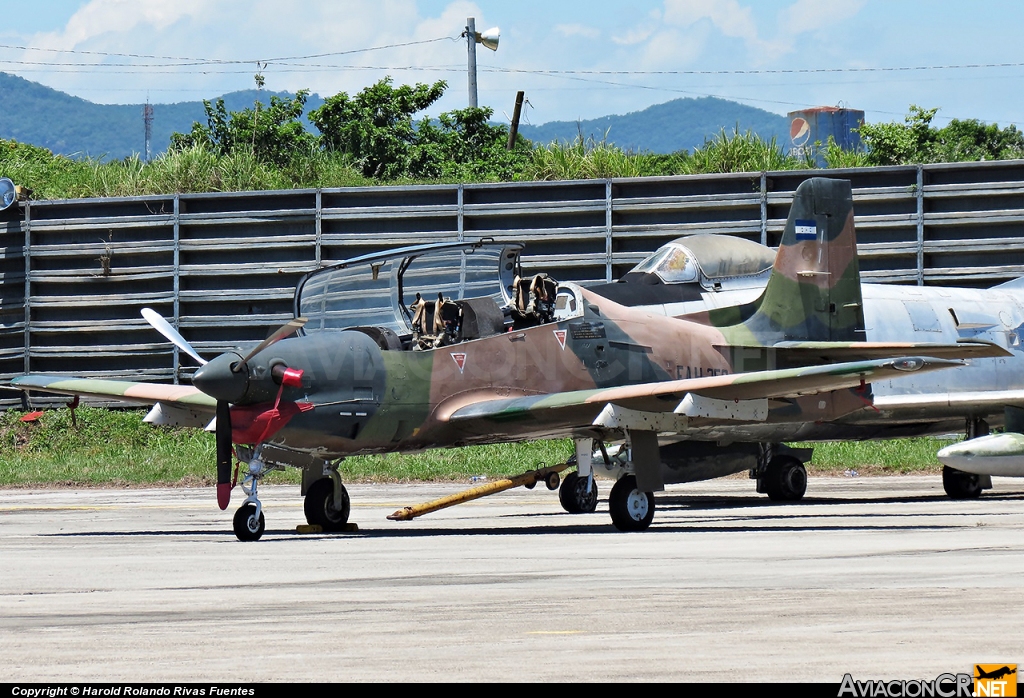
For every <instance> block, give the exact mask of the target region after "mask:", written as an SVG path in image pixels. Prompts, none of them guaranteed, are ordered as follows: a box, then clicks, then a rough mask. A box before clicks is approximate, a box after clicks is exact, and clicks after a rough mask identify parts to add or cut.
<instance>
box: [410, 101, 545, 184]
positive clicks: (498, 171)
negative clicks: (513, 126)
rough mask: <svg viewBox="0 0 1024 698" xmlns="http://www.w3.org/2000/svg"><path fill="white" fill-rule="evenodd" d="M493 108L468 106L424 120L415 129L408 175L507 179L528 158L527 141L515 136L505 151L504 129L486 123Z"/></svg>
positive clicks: (440, 177) (521, 169) (505, 130)
mask: <svg viewBox="0 0 1024 698" xmlns="http://www.w3.org/2000/svg"><path fill="white" fill-rule="evenodd" d="M493 113H494V111H493V110H492V109H490V108H486V107H468V108H466V109H456V110H454V111H450V112H444V113H442V114H441V115H440V116H438V117H437V121H436V122H435V121H432V120H430V119H424V120H423V121H421V122H420V123H419V125H418V127H417V129H416V134H415V136H414V139H413V147H412V149H411V153H412V157H411V159H410V164H409V174H411V175H412V176H414V177H422V178H430V179H456V178H459V179H501V180H506V181H507V180H511V179H512V178H513V177H515V175H517V174H519V173H520V172H522V171H523V168H524V167H525V165H526V163H527V162H528V161H529V160H530V157H531V146H530V142H529V141H527V140H526V139H525V138H523V137H522V136H517V138H516V142H515V147H514V148H513V149H512V150H508V148H507V144H508V129H507V128H506V127H505V126H504V125H498V124H492V123H490V118H491V115H492V114H493Z"/></svg>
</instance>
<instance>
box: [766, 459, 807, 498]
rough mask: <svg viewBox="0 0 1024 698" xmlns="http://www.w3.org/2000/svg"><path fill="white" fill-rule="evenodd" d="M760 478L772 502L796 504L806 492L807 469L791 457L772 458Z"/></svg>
mask: <svg viewBox="0 0 1024 698" xmlns="http://www.w3.org/2000/svg"><path fill="white" fill-rule="evenodd" d="M761 477H762V480H763V482H764V491H765V492H766V493H767V494H768V498H769V499H770V500H772V501H773V502H797V501H800V500H801V499H803V497H804V493H805V492H807V469H806V468H804V464H803V463H801V462H800V461H798V460H797V459H796V458H793V457H792V456H779V457H778V458H772V459H771V461H769V462H768V468H767V469H766V470H765V472H764V475H762V476H761Z"/></svg>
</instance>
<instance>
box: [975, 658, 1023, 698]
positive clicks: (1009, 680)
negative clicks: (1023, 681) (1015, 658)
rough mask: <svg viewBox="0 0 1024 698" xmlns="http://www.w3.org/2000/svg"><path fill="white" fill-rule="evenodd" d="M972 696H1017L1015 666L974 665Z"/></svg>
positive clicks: (1002, 697)
mask: <svg viewBox="0 0 1024 698" xmlns="http://www.w3.org/2000/svg"><path fill="white" fill-rule="evenodd" d="M973 695H974V696H977V697H984V698H989V696H999V698H1009V697H1010V696H1016V695H1017V665H1016V664H975V665H974V694H973Z"/></svg>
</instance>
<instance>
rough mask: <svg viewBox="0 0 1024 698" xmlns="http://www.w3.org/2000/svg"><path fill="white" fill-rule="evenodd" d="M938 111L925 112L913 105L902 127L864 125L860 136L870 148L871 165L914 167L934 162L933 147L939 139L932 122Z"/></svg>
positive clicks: (883, 124)
mask: <svg viewBox="0 0 1024 698" xmlns="http://www.w3.org/2000/svg"><path fill="white" fill-rule="evenodd" d="M937 111H938V109H922V108H921V107H919V106H917V105H916V104H911V105H910V112H909V113H908V114H907V116H906V118H904V119H903V122H904V123H902V124H899V123H896V122H895V121H890V122H887V123H881V124H863V125H862V126H861V127H860V137H861V140H862V141H863V143H864V146H865V147H866V148H867V151H868V156H867V161H868V164H870V165H912V164H917V163H922V162H931V151H932V145H933V144H934V142H935V140H936V135H935V129H933V128H932V127H931V123H932V119H933V118H934V117H935V113H936V112H937Z"/></svg>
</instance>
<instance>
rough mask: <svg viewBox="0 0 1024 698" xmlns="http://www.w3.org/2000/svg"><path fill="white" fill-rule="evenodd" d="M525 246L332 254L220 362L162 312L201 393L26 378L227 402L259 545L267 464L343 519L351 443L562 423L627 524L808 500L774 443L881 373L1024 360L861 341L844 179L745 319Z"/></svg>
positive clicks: (814, 184) (572, 497)
mask: <svg viewBox="0 0 1024 698" xmlns="http://www.w3.org/2000/svg"><path fill="white" fill-rule="evenodd" d="M520 249H521V246H519V245H515V244H503V243H495V242H493V241H481V242H473V243H442V244H435V245H424V246H418V247H414V248H405V249H401V250H395V251H393V252H390V253H385V254H378V255H370V256H365V257H360V258H356V259H351V260H349V261H346V262H343V263H340V264H336V265H333V266H329V267H325V268H322V269H318V270H316V271H314V272H312V273H310V274H308V275H307V276H305V277H304V278H303V279H302V280H301V281H300V283H299V285H298V287H297V289H296V293H295V316H296V320H294V321H293V322H292V323H290V324H289V325H287V326H285V327H284V328H282V329H281V330H280V331H278V332H276V333H274V334H273V335H272V336H271V337H270V338H269V339H268V340H266V341H265V342H263V343H262V344H260V345H259V346H257V347H255V348H254V349H252V350H250V351H242V350H239V351H235V352H227V353H225V354H222V355H221V356H218V357H216V358H214V359H212V360H210V361H209V362H206V361H205V359H203V357H201V356H200V355H199V354H198V353H196V352H195V351H194V350H193V349H192V347H191V346H189V344H188V343H187V342H186V341H185V340H184V339H183V338H182V337H181V336H180V335H178V333H177V332H176V331H175V330H174V328H173V327H171V326H170V325H169V324H167V323H166V322H165V321H163V320H162V319H161V318H159V317H157V316H155V314H153V313H147V314H146V315H147V318H148V319H149V320H150V322H151V323H152V324H153V325H154V327H156V329H158V330H159V331H160V332H161V333H163V334H164V335H165V336H166V337H168V338H169V339H170V340H171V341H172V342H174V343H175V344H176V345H177V346H179V347H180V348H181V349H182V350H183V351H186V352H188V353H189V354H190V355H191V356H192V357H193V358H195V360H196V361H198V362H200V363H201V364H202V366H201V368H199V369H198V370H197V371H196V372H195V375H194V377H193V386H192V387H184V386H171V385H157V384H151V383H127V382H117V381H104V380H75V379H70V378H66V377H56V376H39V375H28V376H24V377H21V378H18V379H15V380H14V381H13V382H12V385H13V386H14V387H17V388H20V389H22V390H41V391H48V392H54V393H60V394H71V395H85V396H101V397H104V398H110V397H118V398H122V399H125V400H128V401H132V402H138V403H150V404H153V405H154V407H153V409H152V411H151V412H150V414H149V415H148V417H147V420H148V421H151V422H153V423H156V424H187V425H193V426H199V427H201V426H206V425H207V424H208V422H209V420H210V418H211V417H213V416H214V415H215V416H216V420H215V427H214V428H215V430H216V433H217V453H218V456H217V460H218V462H217V478H218V483H219V484H218V496H219V501H220V505H221V507H222V508H225V507H226V506H227V504H228V497H229V495H230V488H231V470H232V461H234V460H237V461H238V462H239V463H240V464H241V467H242V469H243V473H244V474H245V477H244V481H243V488H244V490H245V492H246V493H247V494H248V498H247V499H246V501H245V503H244V504H243V505H242V507H241V508H240V509H238V511H237V513H236V515H235V519H234V530H235V533H236V534H237V536H238V537H239V538H240V539H243V540H253V539H257V538H259V537H260V536H261V535H262V533H263V530H264V516H263V512H262V506H261V504H260V501H259V499H258V496H257V491H258V484H259V481H260V479H261V478H262V477H263V476H264V475H265V474H266V473H267V472H268V471H270V470H274V469H280V468H283V467H286V466H294V467H300V468H302V470H303V478H302V492H303V494H304V495H305V514H306V519H307V521H308V522H309V523H310V524H315V525H319V526H321V527H322V528H323V529H324V530H328V531H332V530H341V529H342V528H343V527H344V525H345V522H346V521H347V519H348V513H349V503H348V494H347V492H346V491H345V488H344V486H343V484H342V481H341V476H340V475H339V473H338V465H339V463H340V461H341V459H343V458H344V457H345V456H348V455H351V454H360V453H381V452H388V451H404V452H410V451H419V450H423V449H430V448H437V447H450V446H462V445H466V444H476V443H496V442H506V441H515V440H521V439H538V438H554V437H566V436H568V437H571V438H573V439H574V440H575V443H576V462H575V465H576V471H575V472H572V473H571V474H570V475H569V476H567V477H566V478H565V480H564V482H563V483H562V492H561V495H562V497H561V499H562V502H563V505H564V506H565V508H566V509H567V510H571V511H593V509H594V507H595V506H596V501H597V496H596V495H597V490H596V487H597V486H596V484H595V482H594V479H593V468H592V462H593V461H594V460H595V459H596V460H598V461H599V462H600V463H601V465H603V466H606V467H611V466H614V469H615V471H616V472H617V475H618V480H617V482H616V484H615V486H614V487H613V488H612V490H611V493H610V495H609V510H610V514H611V519H612V522H613V523H614V525H615V526H616V527H617V528H619V529H620V530H627V531H629V530H641V529H644V528H647V527H648V526H649V525H650V523H651V520H652V518H653V516H654V508H655V499H654V494H653V493H654V492H657V491H659V490H661V489H663V487H664V484H665V483H666V482H680V481H690V480H696V479H705V478H711V477H718V476H722V475H727V474H730V473H733V472H738V471H741V470H746V469H750V470H753V471H754V473H755V475H756V477H757V478H758V481H759V485H760V486H761V489H762V490H763V491H766V492H767V493H768V494H769V495H770V496H771V497H773V498H775V499H798V498H800V497H801V496H802V495H803V493H804V489H805V487H806V474H805V472H804V469H803V465H802V464H801V462H800V461H799V459H798V458H796V457H794V455H792V454H789V453H787V452H786V451H785V449H783V448H781V447H778V446H776V444H779V443H781V442H782V441H784V440H790V439H800V438H804V437H805V435H806V434H808V433H812V432H813V431H814V429H813V427H814V426H815V425H817V424H821V423H834V422H836V421H837V420H840V419H842V418H843V417H844V416H846V415H849V414H850V413H853V412H857V411H859V410H862V409H863V408H864V407H865V405H870V404H871V401H872V393H871V389H870V385H869V384H871V383H873V382H877V381H885V380H890V379H893V378H897V377H901V376H907V375H922V374H925V373H928V372H930V371H933V370H936V369H946V368H952V367H958V366H961V365H963V363H964V360H966V359H970V358H974V357H991V356H1006V355H1008V352H1007V351H1006V350H1005V349H1003V348H1001V347H998V346H996V345H994V344H991V343H988V342H984V341H953V342H949V343H945V344H939V343H934V342H923V343H916V344H915V343H910V342H895V343H893V342H888V343H886V342H870V343H865V342H863V341H860V339H861V338H859V337H858V334H857V333H858V332H859V331H861V328H862V327H863V320H862V312H861V295H860V279H859V274H858V268H857V255H856V240H855V235H854V229H853V209H852V197H851V189H850V183H849V182H848V181H844V180H830V179H821V178H817V179H811V180H808V181H807V182H804V183H803V184H802V185H800V187H799V188H798V189H797V192H796V198H795V200H794V202H793V207H792V211H791V213H790V216H789V221H788V222H787V224H786V229H785V234H784V235H783V238H782V245H781V247H780V250H779V252H778V254H777V255H776V256H775V257H774V260H773V264H772V266H771V268H770V270H769V271H768V272H767V282H766V285H765V288H764V290H763V292H761V293H760V294H759V295H758V296H757V298H755V299H754V300H753V301H752V302H750V303H749V304H747V305H744V306H741V309H739V310H729V311H727V312H729V313H730V314H729V315H728V316H722V317H727V318H728V319H729V321H728V322H723V321H719V322H715V323H713V325H709V324H707V323H703V324H702V323H698V322H691V321H687V320H681V319H677V318H674V317H669V316H666V315H664V314H655V313H651V312H648V311H646V310H639V309H635V308H630V307H626V306H624V305H622V304H620V303H617V302H615V301H614V300H612V299H609V298H607V297H603V296H601V295H599V294H598V293H595V292H593V291H590V290H587V289H585V288H581V287H580V286H578V285H576V284H573V283H558V282H556V281H555V280H553V279H551V278H549V277H547V276H545V275H543V274H538V275H533V276H527V275H524V274H523V273H522V270H521V269H520V267H519V252H520ZM758 273H761V272H758ZM292 332H297V333H298V335H299V336H297V337H289V338H285V337H287V335H288V334H291V333H292ZM823 336H824V339H823ZM719 443H732V444H733V446H731V447H719V446H718V444H719ZM613 445H621V446H622V447H621V448H618V449H613V448H612V446H613ZM595 454H596V455H595ZM613 454H614V455H613Z"/></svg>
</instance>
